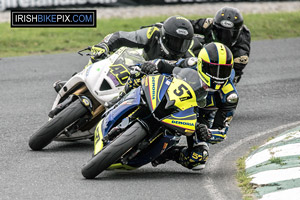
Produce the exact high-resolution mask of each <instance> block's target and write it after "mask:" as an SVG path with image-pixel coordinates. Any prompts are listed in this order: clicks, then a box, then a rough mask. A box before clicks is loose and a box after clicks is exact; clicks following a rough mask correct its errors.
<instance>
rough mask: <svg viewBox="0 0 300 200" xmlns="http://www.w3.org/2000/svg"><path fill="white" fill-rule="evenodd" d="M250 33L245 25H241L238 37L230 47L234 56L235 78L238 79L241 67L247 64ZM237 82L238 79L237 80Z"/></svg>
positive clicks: (241, 70)
mask: <svg viewBox="0 0 300 200" xmlns="http://www.w3.org/2000/svg"><path fill="white" fill-rule="evenodd" d="M250 43H251V34H250V31H249V29H248V28H247V27H246V26H243V29H242V31H241V34H240V37H239V38H238V41H237V42H236V44H235V45H234V46H233V47H232V52H233V57H234V70H235V76H236V78H238V79H240V77H241V76H242V74H243V69H244V68H245V67H246V65H247V64H248V60H249V55H250ZM237 82H238V81H237Z"/></svg>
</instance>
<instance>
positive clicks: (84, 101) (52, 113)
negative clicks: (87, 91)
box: [48, 95, 92, 118]
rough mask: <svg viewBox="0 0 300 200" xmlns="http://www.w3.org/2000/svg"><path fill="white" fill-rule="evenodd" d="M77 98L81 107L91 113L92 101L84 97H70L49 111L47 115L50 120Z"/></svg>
mask: <svg viewBox="0 0 300 200" xmlns="http://www.w3.org/2000/svg"><path fill="white" fill-rule="evenodd" d="M77 98H79V99H80V102H81V103H82V105H84V106H85V107H86V108H87V109H88V110H89V111H90V112H92V101H91V100H90V99H89V98H87V97H86V96H80V95H70V96H69V97H68V98H67V99H65V100H64V101H63V102H62V103H60V104H58V105H57V106H56V107H55V108H54V109H53V110H51V111H50V112H49V114H48V116H49V117H50V118H53V117H54V116H55V115H57V114H58V113H60V112H61V111H62V110H63V109H65V108H66V107H67V106H69V105H70V104H71V103H72V102H73V101H75V100H76V99H77Z"/></svg>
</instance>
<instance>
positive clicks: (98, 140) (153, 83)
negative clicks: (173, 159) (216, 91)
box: [82, 68, 207, 179]
mask: <svg viewBox="0 0 300 200" xmlns="http://www.w3.org/2000/svg"><path fill="white" fill-rule="evenodd" d="M206 95H207V93H206V92H205V90H204V89H203V88H202V83H201V81H200V77H199V75H198V73H197V71H196V70H193V69H189V68H184V69H181V68H175V69H174V71H173V75H148V76H146V77H144V78H143V79H142V81H141V86H139V87H138V88H136V89H133V90H131V91H130V92H129V93H128V94H127V95H126V96H124V97H123V98H122V99H121V100H120V101H119V102H118V103H117V104H116V105H114V106H113V107H112V108H111V109H109V110H107V111H106V113H105V114H104V118H102V120H101V121H100V122H99V124H98V125H97V127H96V130H95V135H94V152H93V156H92V158H91V159H90V160H89V161H88V162H87V163H86V164H85V165H84V166H83V168H82V175H83V176H84V177H85V178H87V179H92V178H95V177H96V176H98V175H99V174H100V173H101V172H102V171H104V170H106V169H136V168H138V167H141V166H143V165H145V164H147V163H150V162H151V161H153V160H154V159H156V158H157V157H158V156H160V155H161V154H162V153H163V152H165V151H167V150H168V149H169V148H170V147H172V146H174V145H176V144H177V143H178V142H179V140H180V138H181V135H186V136H190V135H192V134H193V133H194V132H195V125H196V121H197V114H196V109H197V106H198V103H199V102H201V101H203V100H204V101H205V98H206Z"/></svg>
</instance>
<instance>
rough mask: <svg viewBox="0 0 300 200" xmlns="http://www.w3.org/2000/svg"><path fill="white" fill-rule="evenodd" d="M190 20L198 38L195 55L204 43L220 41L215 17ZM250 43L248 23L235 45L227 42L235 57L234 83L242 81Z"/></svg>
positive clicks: (195, 37) (159, 24)
mask: <svg viewBox="0 0 300 200" xmlns="http://www.w3.org/2000/svg"><path fill="white" fill-rule="evenodd" d="M190 22H191V23H192V25H193V28H194V33H195V35H194V41H195V40H197V41H195V44H197V45H196V46H194V47H193V48H192V51H193V54H194V55H198V53H199V51H200V50H201V48H202V46H203V45H205V44H209V43H210V42H220V41H217V39H216V37H215V35H214V33H213V31H212V28H213V18H200V19H197V20H190ZM162 25H163V22H162V23H156V24H153V25H151V26H156V27H161V26H162ZM221 43H222V42H221ZM250 43H251V34H250V30H249V29H248V28H247V26H246V25H243V26H242V29H241V32H240V35H239V36H238V38H237V41H236V42H235V43H234V44H233V45H231V44H226V46H227V47H228V48H229V49H230V50H231V52H232V54H233V58H234V70H235V77H234V80H233V82H234V83H238V82H239V81H240V79H241V76H242V75H243V70H244V68H245V67H246V65H247V64H248V61H249V56H250Z"/></svg>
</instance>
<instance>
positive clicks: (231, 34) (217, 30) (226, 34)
mask: <svg viewBox="0 0 300 200" xmlns="http://www.w3.org/2000/svg"><path fill="white" fill-rule="evenodd" d="M214 34H215V36H216V39H217V40H218V41H219V42H221V43H223V44H225V45H227V46H231V45H232V44H234V43H235V42H236V40H237V38H238V37H239V35H240V29H225V28H223V27H221V26H219V25H216V24H214Z"/></svg>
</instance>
